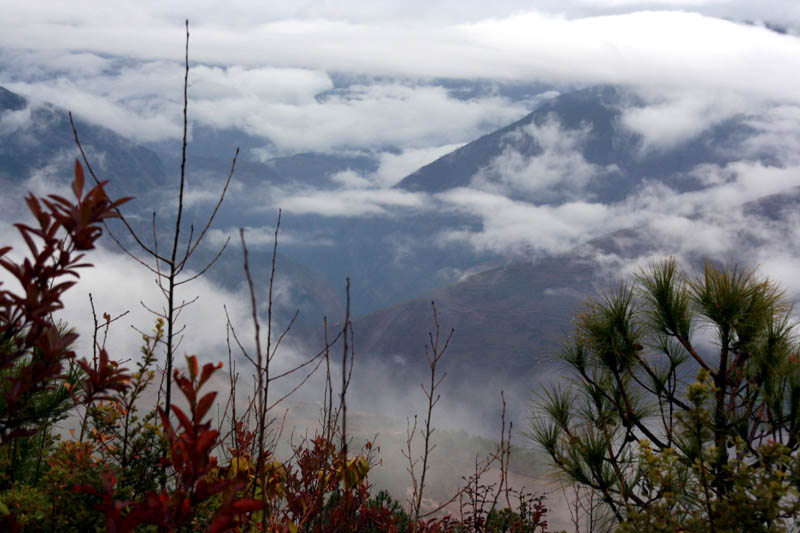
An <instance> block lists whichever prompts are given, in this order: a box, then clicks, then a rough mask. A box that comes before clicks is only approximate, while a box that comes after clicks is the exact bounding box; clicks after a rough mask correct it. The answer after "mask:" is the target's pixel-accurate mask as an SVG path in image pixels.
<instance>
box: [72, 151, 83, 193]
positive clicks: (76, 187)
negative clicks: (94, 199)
mask: <svg viewBox="0 0 800 533" xmlns="http://www.w3.org/2000/svg"><path fill="white" fill-rule="evenodd" d="M83 182H84V176H83V167H82V166H81V163H80V161H78V160H77V159H76V160H75V181H73V182H72V192H74V193H75V198H77V199H78V200H80V199H81V195H82V194H83Z"/></svg>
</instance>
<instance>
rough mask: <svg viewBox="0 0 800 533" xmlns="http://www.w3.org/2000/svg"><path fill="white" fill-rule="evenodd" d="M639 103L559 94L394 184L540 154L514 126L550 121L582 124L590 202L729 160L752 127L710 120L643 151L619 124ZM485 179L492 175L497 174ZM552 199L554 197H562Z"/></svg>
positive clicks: (615, 93)
mask: <svg viewBox="0 0 800 533" xmlns="http://www.w3.org/2000/svg"><path fill="white" fill-rule="evenodd" d="M643 106H644V102H643V101H642V100H641V98H639V97H637V96H635V95H634V94H633V93H631V92H630V91H627V90H625V89H622V88H618V87H612V86H601V87H592V88H588V89H583V90H579V91H575V92H570V93H565V94H561V95H559V96H557V97H556V98H553V99H552V100H549V101H547V102H545V103H544V104H542V105H541V106H539V107H538V108H537V109H535V110H534V111H532V112H531V113H530V114H528V115H526V116H525V117H523V118H522V119H520V120H518V121H517V122H514V123H513V124H509V125H508V126H506V127H504V128H501V129H499V130H497V131H494V132H492V133H489V134H487V135H484V136H483V137H481V138H479V139H477V140H475V141H472V142H470V143H468V144H466V145H464V146H462V147H461V148H459V149H457V150H455V151H454V152H451V153H449V154H446V155H444V156H443V157H441V158H439V159H437V160H436V161H433V162H432V163H429V164H428V165H425V166H423V167H422V168H420V169H419V170H417V171H415V172H413V173H412V174H410V175H408V176H407V177H405V178H404V179H403V180H401V181H400V182H399V183H398V184H397V185H396V187H397V188H400V189H405V190H409V191H421V192H428V193H439V192H443V191H446V190H448V189H453V188H456V187H467V186H469V185H470V184H472V182H473V178H474V177H475V176H476V175H478V174H479V173H481V172H482V171H483V170H485V169H486V168H487V167H489V165H490V164H491V162H492V161H493V160H495V159H496V158H498V157H500V156H501V155H503V153H504V152H505V151H507V150H512V151H513V152H514V153H516V154H519V156H521V157H522V158H535V157H536V156H539V155H541V154H542V152H543V148H542V146H541V144H540V143H539V142H537V141H536V139H534V138H533V137H531V136H530V135H519V132H524V131H525V128H529V127H536V126H542V125H545V124H546V123H547V122H548V121H551V120H555V121H556V122H557V124H558V125H559V126H560V128H562V130H563V131H564V132H565V133H570V132H576V131H581V132H582V131H583V130H586V134H585V139H583V141H582V142H581V143H580V144H579V145H578V146H576V148H578V149H579V151H580V153H581V154H582V156H583V158H584V159H585V161H586V162H587V163H588V164H591V165H595V166H596V169H597V170H598V171H599V174H600V176H599V177H595V178H594V179H591V180H589V182H588V183H587V184H586V191H587V193H588V194H589V195H591V196H592V197H593V199H596V200H597V201H600V202H604V203H608V202H616V201H620V200H622V199H624V198H625V196H627V195H628V194H629V193H630V192H631V191H632V190H633V188H634V187H636V186H637V185H639V184H640V183H641V182H642V180H643V179H645V178H650V179H657V180H669V179H670V178H673V177H674V176H676V175H682V174H684V173H686V172H688V171H690V170H691V169H692V168H693V167H695V166H697V165H699V164H703V163H712V164H724V163H725V162H727V161H728V160H730V154H729V153H727V152H726V151H725V148H728V147H731V146H735V145H736V144H737V143H738V142H740V141H741V140H742V138H743V137H745V136H746V135H749V134H751V133H752V132H753V129H752V128H751V127H750V126H748V125H747V124H745V123H744V121H743V120H741V119H740V118H734V119H731V120H727V121H723V122H722V123H720V124H717V125H714V126H712V127H711V128H710V130H709V131H708V132H706V133H704V134H703V136H702V138H701V139H699V140H694V141H693V142H686V143H681V144H678V146H676V147H675V148H673V149H670V150H652V151H645V150H643V143H644V139H643V137H642V135H640V134H638V133H635V132H633V131H631V130H630V129H628V128H626V127H625V125H624V124H623V121H622V114H623V108H626V109H630V108H631V107H634V108H636V107H639V108H640V107H643ZM488 178H489V179H490V180H495V181H496V180H497V179H498V177H497V176H496V175H495V176H492V175H490V176H488ZM533 178H534V176H531V179H533ZM671 184H672V185H674V186H675V187H676V188H677V189H679V190H687V189H691V188H694V187H697V185H696V184H695V183H692V182H691V181H688V180H682V181H679V182H675V181H673V182H672V183H671ZM565 192H569V191H565ZM555 198H556V201H558V199H559V198H561V199H563V196H556V197H555ZM522 199H527V200H533V201H535V202H536V203H544V204H546V203H550V201H551V200H550V199H547V198H545V199H542V198H537V197H535V196H534V197H531V198H522Z"/></svg>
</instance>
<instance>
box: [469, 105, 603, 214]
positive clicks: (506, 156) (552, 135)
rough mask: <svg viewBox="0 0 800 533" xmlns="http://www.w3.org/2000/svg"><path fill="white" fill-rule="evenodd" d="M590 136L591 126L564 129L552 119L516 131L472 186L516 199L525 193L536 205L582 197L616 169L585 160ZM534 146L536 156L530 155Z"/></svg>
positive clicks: (503, 143)
mask: <svg viewBox="0 0 800 533" xmlns="http://www.w3.org/2000/svg"><path fill="white" fill-rule="evenodd" d="M589 133H590V127H589V126H584V127H581V128H578V129H573V130H567V129H563V128H562V127H561V124H560V123H559V122H558V120H557V119H556V118H555V117H553V116H550V117H548V119H547V120H546V121H545V122H544V123H542V124H536V123H530V124H528V125H526V126H523V127H521V128H517V129H515V130H513V131H512V132H509V133H507V134H506V135H505V136H504V137H503V140H502V145H503V146H504V148H503V152H502V153H501V154H500V155H499V156H497V157H495V158H493V159H492V160H491V161H490V162H489V164H488V165H487V166H486V167H484V168H482V169H481V170H480V171H479V172H478V173H477V174H476V175H475V176H473V178H472V184H471V185H472V186H473V187H475V188H478V189H482V190H488V191H495V192H503V193H506V194H510V195H514V196H516V197H518V196H519V194H520V193H522V194H523V195H524V196H525V197H527V198H532V199H536V201H537V202H547V201H550V200H553V199H555V198H561V199H562V200H563V199H564V198H565V197H566V198H568V199H576V198H580V197H581V196H582V195H583V194H582V193H583V189H584V187H585V186H586V185H587V184H588V183H589V182H590V181H591V180H592V179H593V178H595V177H597V176H598V175H600V174H603V173H607V172H609V171H611V170H613V167H610V168H603V167H600V166H598V165H595V164H592V163H589V162H588V161H586V159H584V157H583V153H582V148H583V145H584V143H585V141H586V138H587V136H588V135H589ZM531 144H533V146H535V147H537V150H534V153H535V155H530V153H531V150H530V148H529V147H530V146H531ZM526 147H528V148H527V149H526ZM537 151H538V153H536V152H537Z"/></svg>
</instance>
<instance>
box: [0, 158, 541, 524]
mask: <svg viewBox="0 0 800 533" xmlns="http://www.w3.org/2000/svg"><path fill="white" fill-rule="evenodd" d="M83 181H84V177H83V170H82V167H81V165H80V164H78V163H77V162H76V167H75V180H74V182H73V191H74V193H75V197H76V200H75V201H74V202H71V201H68V200H66V199H64V198H61V197H58V196H50V197H48V198H47V199H43V200H40V199H38V198H36V197H34V196H33V195H31V196H29V197H28V199H27V202H28V206H29V207H30V209H31V211H32V213H33V214H34V216H35V218H36V220H37V222H38V227H29V226H26V225H21V224H19V225H17V228H18V229H19V230H20V233H21V234H22V237H23V240H24V241H25V243H26V245H27V247H28V252H29V257H26V258H24V259H21V260H18V261H14V260H12V259H10V258H9V257H8V255H7V254H8V252H9V250H10V248H2V249H0V266H2V267H3V268H4V269H5V270H6V271H7V272H9V273H10V274H11V275H12V276H14V277H15V278H16V279H17V280H18V281H19V282H20V285H21V286H22V293H21V295H18V294H15V293H14V292H12V291H10V290H7V289H2V290H0V341H1V342H2V345H1V346H0V392H2V397H1V398H0V526H2V527H4V528H5V529H6V530H8V531H41V530H52V531H102V530H106V531H110V532H120V533H124V532H129V531H176V532H177V531H207V532H219V531H275V532H278V531H280V532H294V531H320V532H324V531H331V532H332V531H376V532H377V531H397V532H400V531H420V532H422V531H427V532H437V531H531V532H533V531H545V530H546V527H547V523H546V521H545V513H546V508H545V507H544V505H543V504H542V500H541V498H534V499H532V500H530V499H529V500H525V499H524V497H523V500H522V505H521V506H520V507H519V509H518V510H517V511H514V510H512V509H510V508H505V509H500V508H495V504H496V502H497V496H495V499H494V503H493V504H492V506H491V508H490V509H488V510H487V509H486V508H484V507H483V506H482V505H481V506H480V507H478V506H476V505H475V504H474V502H475V501H477V500H476V499H475V496H476V494H475V493H474V492H469V491H468V490H467V491H464V492H463V494H471V495H472V496H473V500H472V501H473V507H472V508H471V509H470V510H469V511H468V512H466V513H465V514H463V515H462V517H461V519H456V518H454V517H451V516H439V517H435V518H427V519H423V518H421V517H419V518H418V517H417V516H418V515H419V510H418V509H417V510H416V512H415V516H414V517H411V516H409V514H407V513H406V512H405V510H404V509H403V508H402V507H401V506H400V504H398V502H395V501H394V500H392V499H391V497H389V496H388V494H386V493H384V492H380V493H377V494H374V495H373V493H372V487H371V485H370V484H369V481H368V473H369V470H370V466H371V459H372V456H371V450H370V447H369V446H367V448H365V449H364V450H361V451H360V452H359V453H358V454H355V455H348V453H347V445H346V442H347V433H346V432H345V430H344V423H342V429H341V431H340V435H339V436H340V437H341V441H342V446H337V445H335V444H334V438H333V437H334V436H335V435H336V431H337V428H335V427H332V426H330V424H331V422H328V426H326V427H323V428H322V429H321V431H320V436H317V437H315V438H312V439H310V440H308V441H305V442H304V443H303V444H301V445H299V446H297V447H295V449H294V454H293V457H291V458H290V459H289V460H285V461H280V460H278V459H277V458H276V457H274V456H273V455H272V452H270V451H269V450H264V449H263V447H261V448H259V447H257V446H253V443H254V442H255V439H256V438H257V435H256V432H255V431H251V430H250V429H249V427H248V425H247V423H246V422H247V419H246V418H242V419H235V420H234V423H233V427H232V430H231V431H230V432H229V433H227V434H226V435H221V434H220V431H219V429H217V428H214V427H212V424H211V422H209V421H208V420H207V418H208V416H207V415H208V413H209V410H210V408H211V407H212V405H214V404H215V399H216V392H208V393H203V392H202V391H201V389H202V388H203V386H204V385H206V384H207V383H208V381H209V379H210V378H211V377H212V376H213V374H214V373H215V372H216V371H218V370H219V368H220V366H221V364H219V365H213V364H210V363H209V364H206V365H203V366H202V367H200V365H199V364H198V362H197V358H196V357H195V356H188V357H187V365H188V374H183V373H181V372H179V371H177V370H176V371H174V373H173V375H172V376H170V377H171V379H172V380H174V382H175V384H176V385H177V386H178V388H179V390H180V391H181V393H182V394H183V396H184V398H185V399H186V403H187V405H188V409H186V410H184V409H181V408H180V407H178V406H177V405H175V404H172V405H170V410H171V413H168V412H166V411H165V410H163V409H162V408H161V407H160V406H154V408H153V409H151V410H150V411H148V412H145V413H141V412H139V410H138V404H137V400H139V399H140V398H141V396H142V393H143V392H144V390H145V389H146V388H147V387H148V385H150V384H151V382H152V381H153V379H154V376H155V375H156V374H155V373H154V367H155V364H156V361H155V359H156V358H155V355H154V352H155V348H156V346H157V345H158V344H159V343H162V342H163V338H164V335H165V333H164V322H163V320H158V321H157V322H156V326H155V330H154V331H153V333H152V335H145V336H143V348H142V357H141V360H140V361H139V362H138V363H137V368H136V371H135V372H132V373H131V372H129V371H128V370H127V369H125V368H122V367H120V365H119V364H118V363H117V362H115V361H114V360H113V359H112V358H111V357H110V356H109V354H108V353H107V352H106V351H105V349H103V348H100V349H99V351H96V352H95V354H94V356H93V357H92V360H91V361H89V360H86V359H82V360H80V361H78V360H76V355H75V353H74V351H72V349H71V346H72V344H73V342H74V341H75V339H76V338H77V335H76V334H75V333H73V332H71V331H69V330H67V329H65V328H63V327H60V326H59V325H58V324H56V323H55V322H54V321H53V318H52V314H53V312H54V311H57V310H60V309H61V308H62V307H63V305H62V303H61V297H62V295H63V293H64V291H66V290H67V289H68V288H70V287H71V286H72V285H73V284H74V280H70V279H69V278H70V277H77V276H78V269H80V268H85V267H88V266H90V265H88V264H85V263H82V262H81V260H82V258H83V255H82V252H83V251H86V250H90V249H92V248H93V247H94V243H95V241H96V240H97V239H98V238H99V237H100V235H101V233H102V231H101V227H100V223H101V222H102V221H103V220H105V219H107V218H111V217H114V216H116V213H117V212H116V211H115V209H116V207H117V206H118V205H120V204H121V203H122V202H123V201H124V199H123V200H121V201H117V202H111V201H110V200H109V199H108V197H107V196H106V194H105V192H104V189H103V186H104V184H102V183H101V184H98V185H97V186H96V187H94V188H93V189H91V190H90V191H89V192H88V193H87V194H86V195H84V194H83ZM65 278H66V279H65ZM109 320H110V318H109V317H107V316H106V326H107V325H108V323H109ZM346 332H347V330H345V333H346ZM331 399H332V395H331ZM76 406H82V407H84V411H83V416H82V417H81V419H80V427H79V428H78V431H77V432H76V431H75V430H72V431H71V439H68V440H65V441H62V440H60V438H59V437H58V436H57V434H56V433H55V432H54V427H55V425H56V424H57V423H58V422H60V421H62V420H63V419H64V418H65V417H66V416H67V414H68V413H69V412H70V411H71V410H72V409H74V408H75V407H76ZM343 407H344V393H342V406H341V411H342V412H343V411H344V409H343ZM170 415H171V416H170ZM173 420H176V421H177V424H175V423H174V422H173ZM328 420H332V419H330V418H328ZM333 420H335V419H333ZM342 420H344V416H342ZM509 449H510V448H509ZM253 450H259V454H258V456H256V457H254V454H253ZM503 453H507V452H503ZM222 457H225V459H222V462H220V460H221V458H222ZM505 461H506V462H507V458H505ZM475 483H476V486H477V479H476V480H475ZM420 491H421V489H420ZM420 494H421V492H420ZM497 494H499V493H497ZM484 496H485V495H484ZM507 497H508V496H507ZM420 498H421V496H420ZM481 501H482V502H484V503H485V502H486V501H488V499H487V498H484V499H483V500H481ZM462 510H463V509H462Z"/></svg>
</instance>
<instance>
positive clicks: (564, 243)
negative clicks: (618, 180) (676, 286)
mask: <svg viewBox="0 0 800 533" xmlns="http://www.w3.org/2000/svg"><path fill="white" fill-rule="evenodd" d="M697 172H699V173H703V174H704V175H706V178H705V180H706V183H707V185H708V187H707V188H705V189H702V190H695V191H689V192H684V193H681V192H677V191H675V190H673V189H671V188H670V187H668V186H666V185H664V184H662V183H658V182H648V183H646V184H645V185H644V186H642V187H641V188H640V189H638V190H637V191H635V192H633V193H631V194H630V195H629V196H628V197H627V198H626V199H625V200H623V201H621V202H618V203H614V204H608V205H606V204H600V203H589V202H583V201H573V202H564V203H560V204H554V205H536V204H533V203H529V202H524V201H514V200H510V199H508V198H506V197H504V196H502V195H498V194H494V193H489V192H486V191H479V190H476V189H470V188H461V189H455V190H451V191H447V192H445V193H441V194H439V195H437V197H436V198H437V199H438V200H439V201H441V202H443V204H444V205H445V206H446V207H448V208H450V209H454V210H456V211H458V212H461V213H464V214H469V215H472V216H474V217H476V218H477V219H479V220H480V222H481V228H480V229H479V230H475V231H473V230H464V229H460V230H446V231H443V232H442V233H441V234H440V235H439V240H440V242H441V243H443V244H448V243H466V244H469V245H470V246H472V247H474V248H475V249H476V250H480V251H491V252H494V253H499V254H508V253H512V254H521V255H531V254H533V255H539V254H543V253H546V254H554V253H563V252H566V251H569V250H572V249H573V248H574V247H575V246H578V245H580V244H582V243H586V242H589V241H590V240H592V239H594V238H597V237H601V236H605V235H611V234H614V233H615V232H617V231H620V230H627V229H633V230H634V231H636V232H637V237H636V238H635V239H634V240H633V241H632V242H633V243H634V245H635V246H637V247H639V248H642V247H643V246H644V243H646V246H644V248H647V249H648V250H649V251H652V250H660V251H661V252H660V253H666V254H670V253H675V254H684V255H686V254H699V255H709V256H717V257H720V256H724V255H725V254H734V255H736V254H738V253H739V252H740V250H742V249H749V247H751V246H753V247H755V248H756V249H759V247H763V246H766V244H765V243H767V244H770V243H781V242H783V241H784V238H785V235H786V234H787V231H788V229H787V228H788V226H787V224H788V220H789V219H786V220H787V221H783V222H781V223H780V224H778V225H777V227H776V223H775V222H772V221H770V220H767V219H764V218H762V217H761V215H753V214H746V213H745V212H744V211H743V207H744V206H745V205H746V204H748V202H755V201H758V200H759V199H763V198H767V197H770V196H775V195H781V194H785V193H789V192H793V191H795V190H796V188H797V187H800V166H798V165H794V166H789V165H786V166H781V167H779V166H767V165H764V164H762V163H758V162H750V161H739V162H735V163H731V164H729V165H726V166H725V167H716V166H713V165H712V166H709V165H706V166H703V167H700V168H698V169H697ZM709 176H713V177H709ZM775 216H776V217H780V218H781V219H785V218H786V217H784V216H783V215H781V214H779V213H776V214H775ZM743 243H746V245H743ZM770 246H772V244H770ZM636 253H638V252H636ZM648 253H649V252H648Z"/></svg>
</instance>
